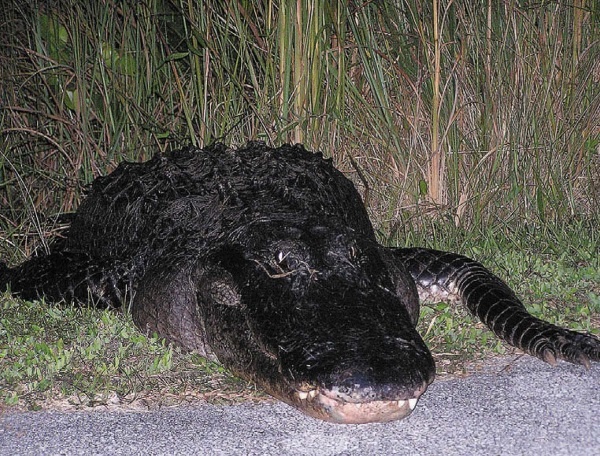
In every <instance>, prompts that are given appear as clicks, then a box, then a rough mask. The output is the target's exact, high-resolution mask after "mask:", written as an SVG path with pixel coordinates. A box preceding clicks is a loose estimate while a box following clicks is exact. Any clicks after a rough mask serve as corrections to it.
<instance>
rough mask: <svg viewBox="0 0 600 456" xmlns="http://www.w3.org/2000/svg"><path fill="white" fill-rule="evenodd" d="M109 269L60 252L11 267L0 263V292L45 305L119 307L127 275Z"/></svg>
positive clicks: (113, 266) (84, 258)
mask: <svg viewBox="0 0 600 456" xmlns="http://www.w3.org/2000/svg"><path fill="white" fill-rule="evenodd" d="M111 266H112V267H110V268H109V267H106V265H104V267H103V265H101V264H99V263H98V262H92V261H91V260H90V259H88V258H87V257H86V256H81V255H75V254H72V253H66V252H62V251H58V252H53V253H51V254H49V255H37V256H33V257H32V258H30V259H29V260H27V261H26V262H24V263H22V264H20V265H19V266H16V267H14V268H9V267H7V266H6V264H4V263H2V262H0V292H3V291H5V290H10V291H11V293H13V294H14V295H16V296H19V297H20V298H22V299H26V300H34V299H40V298H42V297H43V298H44V299H45V300H46V301H47V302H59V301H66V302H72V303H79V304H87V303H93V304H94V305H95V306H97V307H100V308H105V307H118V306H119V305H120V304H121V302H122V300H123V298H124V291H123V290H126V289H127V286H126V285H125V284H124V283H123V282H124V280H123V277H126V274H123V271H120V270H118V268H115V265H114V264H113V265H111ZM119 273H121V276H120V277H121V279H120V280H119V279H117V277H119Z"/></svg>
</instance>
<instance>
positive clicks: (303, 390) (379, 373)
mask: <svg viewBox="0 0 600 456" xmlns="http://www.w3.org/2000/svg"><path fill="white" fill-rule="evenodd" d="M369 345H370V349H369V351H370V352H371V353H370V355H369V354H367V353H365V352H364V351H363V352H360V351H359V352H358V356H356V357H352V358H349V359H344V358H343V355H340V359H341V361H340V364H336V365H329V368H327V369H323V370H322V371H321V373H320V375H318V376H315V377H314V379H313V380H312V381H310V380H309V381H305V382H303V383H301V384H295V385H294V384H293V383H291V385H290V386H292V388H291V390H290V392H289V394H288V397H287V399H284V400H286V402H288V403H290V404H292V405H293V406H295V407H297V408H298V409H300V410H302V411H303V412H304V413H306V414H307V415H310V416H313V417H315V418H320V419H322V420H326V421H331V422H334V423H343V424H362V423H372V422H387V421H394V420H399V419H402V418H405V417H407V416H408V415H410V414H411V413H412V411H413V410H414V409H415V407H416V405H417V402H418V400H419V398H420V397H421V395H422V394H423V393H424V392H425V391H426V389H427V387H428V385H429V384H430V383H431V382H432V381H433V379H434V377H435V365H434V363H433V359H431V356H430V355H429V354H428V353H427V352H422V351H420V350H417V349H414V348H413V349H400V347H399V346H396V347H395V346H393V345H392V346H390V345H387V346H386V344H383V343H381V344H378V348H377V347H375V346H374V345H371V344H369ZM394 348H395V350H394ZM353 354H356V352H354V351H353ZM392 358H395V359H397V360H400V363H399V364H398V365H394V364H393V363H392V362H391V360H392Z"/></svg>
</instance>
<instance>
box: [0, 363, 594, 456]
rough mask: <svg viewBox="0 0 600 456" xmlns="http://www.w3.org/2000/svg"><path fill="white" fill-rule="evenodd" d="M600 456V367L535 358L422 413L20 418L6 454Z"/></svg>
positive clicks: (459, 386) (12, 426) (214, 411)
mask: <svg viewBox="0 0 600 456" xmlns="http://www.w3.org/2000/svg"><path fill="white" fill-rule="evenodd" d="M142 454H143V455H374V454H381V455H394V454H397V455H444V456H451V455H469V456H471V455H472V456H476V455H486V456H490V455H525V454H527V455H544V456H552V455H569V456H578V455H600V364H599V363H596V364H595V365H594V366H593V367H592V369H591V370H589V371H587V370H585V368H583V367H580V366H572V365H569V364H566V363H560V364H559V365H558V366H557V367H551V366H548V365H546V364H544V363H542V362H541V361H538V360H536V359H533V358H531V357H522V358H520V359H517V360H515V358H511V359H503V361H502V362H501V363H497V364H495V365H494V367H493V368H490V369H487V371H486V372H485V373H478V374H474V375H472V376H470V377H467V378H463V379H454V380H447V381H436V382H435V383H434V384H433V385H431V386H430V388H429V390H428V392H427V393H426V394H425V395H424V396H423V397H422V399H421V400H420V402H419V404H418V405H417V408H416V410H415V411H414V412H413V414H412V415H411V416H410V417H409V418H407V419H405V420H403V421H398V422H393V423H386V424H366V425H336V424H330V423H325V422H321V421H317V420H315V419H312V418H309V417H306V416H304V415H302V414H301V413H299V412H298V411H296V410H295V409H293V408H291V407H289V406H287V405H285V404H282V403H275V404H271V403H263V404H258V405H256V404H243V405H236V406H212V405H198V406H195V407H176V408H167V409H162V410H154V411H110V412H109V411H97V410H92V411H86V412H60V411H40V412H11V411H8V412H7V411H5V412H4V413H3V414H2V415H1V416H0V455H2V456H4V455H11V456H12V455H23V456H27V455H35V456H42V455H142Z"/></svg>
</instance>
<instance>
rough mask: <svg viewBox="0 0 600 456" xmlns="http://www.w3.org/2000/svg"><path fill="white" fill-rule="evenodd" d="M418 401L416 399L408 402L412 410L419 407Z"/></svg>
mask: <svg viewBox="0 0 600 456" xmlns="http://www.w3.org/2000/svg"><path fill="white" fill-rule="evenodd" d="M417 401H418V399H416V398H413V399H409V400H408V406H409V407H410V409H411V410H414V409H415V407H416V406H417Z"/></svg>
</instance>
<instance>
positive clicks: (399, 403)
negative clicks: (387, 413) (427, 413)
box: [398, 401, 406, 407]
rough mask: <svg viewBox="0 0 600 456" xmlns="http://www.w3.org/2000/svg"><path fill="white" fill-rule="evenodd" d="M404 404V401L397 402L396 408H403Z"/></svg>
mask: <svg viewBox="0 0 600 456" xmlns="http://www.w3.org/2000/svg"><path fill="white" fill-rule="evenodd" d="M404 404H406V401H398V407H404Z"/></svg>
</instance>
